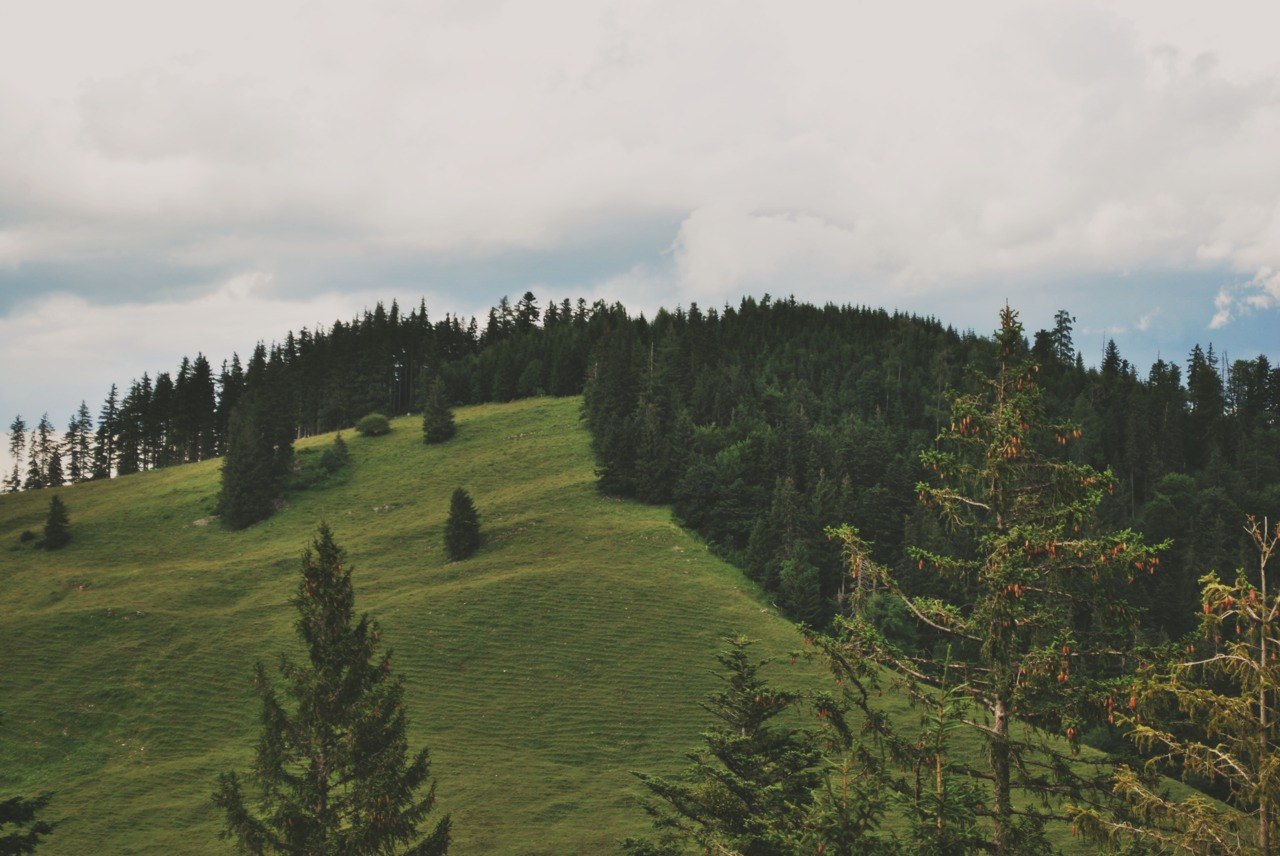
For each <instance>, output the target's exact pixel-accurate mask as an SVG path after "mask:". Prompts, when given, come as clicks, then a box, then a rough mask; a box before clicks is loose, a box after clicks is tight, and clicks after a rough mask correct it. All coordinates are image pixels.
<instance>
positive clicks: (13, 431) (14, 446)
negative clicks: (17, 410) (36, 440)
mask: <svg viewBox="0 0 1280 856" xmlns="http://www.w3.org/2000/svg"><path fill="white" fill-rule="evenodd" d="M26 448H27V423H26V422H24V421H23V420H22V417H21V416H15V417H13V421H12V422H10V423H9V457H10V458H12V459H13V471H12V472H11V473H9V474H8V475H7V476H5V480H4V489H5V491H6V492H8V493H15V492H17V491H19V490H22V458H23V455H24V453H25V452H26Z"/></svg>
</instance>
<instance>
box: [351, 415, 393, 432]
mask: <svg viewBox="0 0 1280 856" xmlns="http://www.w3.org/2000/svg"><path fill="white" fill-rule="evenodd" d="M356 433H357V434H359V435H360V436H361V437H381V436H382V435H383V434H390V433H391V421H390V420H389V419H387V417H385V416H383V415H382V414H381V413H370V414H369V415H368V416H366V417H364V418H363V419H361V420H360V421H359V422H357V423H356Z"/></svg>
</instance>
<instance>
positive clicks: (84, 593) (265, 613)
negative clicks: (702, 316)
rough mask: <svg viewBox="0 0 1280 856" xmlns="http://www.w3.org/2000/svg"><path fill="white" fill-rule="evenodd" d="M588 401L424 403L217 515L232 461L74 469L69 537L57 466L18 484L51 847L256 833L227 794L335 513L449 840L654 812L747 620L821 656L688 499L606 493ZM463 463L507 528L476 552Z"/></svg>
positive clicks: (35, 758)
mask: <svg viewBox="0 0 1280 856" xmlns="http://www.w3.org/2000/svg"><path fill="white" fill-rule="evenodd" d="M580 406H581V400H580V399H578V398H561V399H545V398H544V399H532V400H524V401H519V402H516V403H512V404H503V405H485V406H478V407H469V408H461V409H459V410H457V411H456V416H457V422H458V434H457V436H456V437H455V438H454V439H453V440H451V441H449V442H448V443H445V444H443V445H438V446H426V445H424V444H423V442H422V437H421V431H420V429H419V425H418V420H417V419H416V418H413V417H404V418H399V419H396V420H394V422H393V425H394V430H393V431H392V433H391V434H389V435H387V436H385V437H378V438H364V437H358V436H355V435H353V434H351V433H347V434H345V435H344V439H346V440H347V442H348V444H349V446H350V449H351V458H352V461H351V464H350V465H349V469H348V470H347V471H345V472H344V473H343V474H342V475H341V476H340V477H339V478H338V479H336V483H335V484H332V485H329V486H322V487H319V488H316V489H312V490H308V491H305V492H301V493H296V494H293V495H291V497H290V499H289V504H288V506H287V507H285V508H284V509H282V510H281V511H280V512H278V513H277V514H276V515H275V516H274V517H272V518H271V519H270V520H268V521H266V522H264V523H261V524H259V525H256V526H253V527H251V528H249V529H247V530H245V531H241V532H230V531H227V530H226V529H224V528H223V527H222V526H220V525H219V524H218V523H217V521H216V520H212V519H211V515H212V513H213V506H214V502H215V497H216V493H217V489H218V468H219V466H220V462H219V461H208V462H204V463H199V464H190V465H186V466H180V467H173V468H169V469H164V470H157V471H153V472H147V473H141V474H138V475H131V476H126V477H123V478H118V479H114V480H111V481H106V482H92V483H86V484H81V485H77V486H74V487H65V488H60V489H59V490H58V492H59V494H60V495H61V496H62V498H63V500H64V501H65V502H66V503H67V505H68V506H69V508H70V512H71V519H72V532H73V537H74V540H73V541H72V543H71V545H70V546H68V547H67V548H66V549H64V550H61V551H57V552H48V551H43V550H39V549H36V548H35V547H34V546H33V543H32V542H27V543H23V542H22V541H21V540H20V537H21V533H22V532H23V531H24V530H31V531H33V532H35V533H36V534H37V535H38V534H39V532H40V528H41V526H42V524H43V520H44V515H45V512H46V509H47V507H48V503H49V498H50V494H49V492H47V491H39V492H31V493H24V494H16V495H8V496H3V497H0V556H3V559H4V560H3V564H0V614H2V615H3V618H2V619H0V712H2V713H3V720H0V793H10V792H18V793H27V794H31V793H35V792H38V791H42V790H50V791H53V792H54V793H55V795H56V796H55V799H54V802H53V803H52V805H51V806H50V809H49V816H51V817H53V818H56V819H60V820H61V825H60V826H59V827H58V829H57V831H56V833H55V834H54V835H53V836H51V837H50V838H49V840H48V844H47V846H45V847H42V848H41V852H42V853H48V854H82V853H138V854H147V853H150V854H162V853H163V854H181V853H190V854H196V853H201V854H203V853H212V852H230V846H229V844H228V843H221V842H219V840H218V837H217V836H218V832H219V830H220V818H219V816H218V815H217V813H216V811H215V809H214V807H213V806H212V804H211V802H210V793H211V792H212V790H213V786H214V783H215V779H216V776H217V774H218V773H219V772H221V771H224V770H231V769H237V770H245V769H247V768H248V766H249V764H250V762H251V759H252V752H253V745H254V742H255V740H256V738H257V734H258V702H257V696H256V695H255V693H254V691H253V688H252V686H251V684H250V676H251V673H252V669H253V664H254V662H255V661H257V660H262V661H263V662H265V663H267V664H268V667H269V669H270V668H274V664H275V663H276V662H277V660H278V658H279V656H280V654H282V653H285V654H288V655H289V656H291V657H297V656H300V654H301V649H300V644H299V642H298V640H297V639H296V637H295V635H294V632H293V620H294V617H295V613H294V610H293V608H292V607H291V605H290V599H291V598H292V597H293V595H294V590H295V588H296V586H297V582H298V579H299V574H298V568H299V556H300V554H301V551H302V550H303V548H304V547H305V546H306V545H307V544H308V543H309V540H310V538H311V536H312V534H313V533H314V531H315V528H316V525H317V524H318V523H319V522H320V521H322V520H324V521H327V522H328V523H329V525H330V526H331V527H332V528H333V531H334V534H335V537H336V539H337V541H338V543H339V544H340V545H341V546H342V547H344V548H345V549H346V551H347V554H348V557H349V560H350V562H351V563H352V564H353V565H354V567H355V575H354V583H355V586H356V596H357V607H358V608H359V609H360V610H363V611H367V612H368V613H370V614H371V615H372V616H373V617H374V618H376V619H377V621H378V622H379V623H380V624H381V626H382V629H383V633H384V639H385V641H386V643H387V644H388V645H390V647H391V648H392V649H393V650H394V652H395V659H394V663H395V668H396V670H397V671H399V672H401V673H403V675H404V678H405V682H406V686H407V694H406V695H407V706H408V712H409V716H410V746H411V748H416V747H418V746H421V745H423V744H424V743H425V744H426V745H427V746H428V747H429V748H430V750H431V755H432V764H433V773H434V775H435V776H436V778H437V780H438V783H439V784H438V797H439V806H440V809H441V810H443V811H447V812H450V813H451V814H452V816H453V821H454V830H455V846H454V848H453V849H452V850H451V852H456V853H459V854H470V853H526V854H539V853H546V854H550V853H599V852H602V851H609V850H613V849H614V848H615V847H616V844H617V842H618V841H619V840H620V839H621V838H623V837H625V836H627V835H631V834H636V833H643V832H644V831H645V830H646V829H647V828H648V820H647V818H646V816H645V815H644V814H643V812H642V811H640V810H639V809H638V807H637V805H636V799H637V797H638V796H639V795H640V789H639V787H638V783H637V782H636V781H635V780H634V778H633V777H632V776H631V775H630V773H629V771H631V770H643V771H650V772H652V771H670V770H674V769H677V768H679V767H680V766H681V764H682V759H681V755H682V753H683V752H684V751H685V750H687V749H690V748H693V747H694V746H696V745H697V743H698V734H699V732H700V731H701V730H702V729H703V728H704V727H705V726H706V725H707V723H708V715H707V714H706V712H705V711H703V710H702V709H701V708H700V707H699V702H700V701H701V700H702V699H703V698H704V697H705V695H706V694H707V693H708V692H709V691H710V690H711V689H712V688H713V687H714V686H715V685H716V677H715V675H714V674H713V672H712V668H713V667H714V665H715V664H714V659H713V657H714V653H715V651H716V650H718V648H720V647H721V642H720V638H719V637H720V636H721V635H722V634H724V633H729V632H735V633H736V632H743V633H747V634H749V635H751V636H752V637H755V638H757V639H759V640H760V645H759V650H760V651H761V652H762V653H771V654H774V655H779V656H781V657H782V658H783V659H782V661H781V662H780V663H779V664H778V665H777V666H775V667H774V668H773V671H772V673H771V676H772V677H773V678H774V679H776V680H777V681H778V682H779V683H780V684H783V685H796V686H798V685H801V684H808V683H811V682H812V681H813V679H814V678H815V677H816V676H817V675H818V673H819V670H818V667H817V666H814V665H811V664H807V663H806V662H805V661H804V660H803V659H802V660H801V661H799V663H798V664H797V665H795V666H789V665H788V664H787V661H786V658H785V654H786V653H787V652H789V651H791V650H793V649H795V648H797V647H799V645H800V639H799V636H798V634H797V632H796V631H795V629H794V628H793V626H792V625H791V624H789V623H788V622H787V621H785V620H784V619H782V618H781V617H779V616H778V615H777V613H776V611H775V610H774V609H773V607H772V606H771V605H770V604H768V603H767V602H765V601H764V599H763V598H762V596H761V594H760V592H759V591H758V589H756V587H755V586H754V585H753V584H751V583H750V582H749V581H747V580H746V579H745V578H744V577H743V576H742V575H741V573H740V572H739V571H738V570H736V569H735V568H733V567H731V566H729V565H727V564H726V563H724V562H723V561H721V560H719V559H717V558H716V557H714V556H713V555H711V554H710V553H709V552H708V550H707V548H706V547H705V545H704V544H702V543H701V542H700V541H699V540H698V539H697V538H696V537H695V536H692V535H690V534H689V533H687V532H685V531H684V530H682V529H681V528H680V527H679V526H677V525H676V524H675V523H674V522H673V521H672V519H671V514H670V511H669V510H668V509H667V508H665V507H652V506H645V505H640V504H637V503H632V502H625V501H618V500H613V499H609V498H606V497H603V496H601V495H600V494H599V493H598V492H597V490H596V487H595V476H594V471H593V463H592V459H591V453H590V449H589V437H588V434H587V432H586V430H585V429H584V428H583V427H582V426H581V424H580V422H579V409H580ZM330 442H332V435H325V436H318V437H312V438H308V439H306V440H303V441H300V443H299V444H298V445H299V449H300V450H306V449H308V448H320V447H323V446H324V445H326V444H328V443H330ZM457 486H462V487H465V488H467V490H469V491H470V492H471V494H472V496H473V497H474V499H475V501H476V505H477V507H478V509H479V511H480V514H481V518H482V526H483V529H484V533H485V538H486V541H485V545H484V546H483V547H482V548H481V550H480V552H479V553H478V554H477V555H475V556H474V557H472V558H471V559H468V560H466V561H463V562H457V563H450V562H448V561H447V559H446V557H445V555H444V550H443V544H442V533H443V526H444V522H445V518H446V515H447V510H448V503H449V496H450V493H451V492H452V491H453V489H454V488H455V487H457Z"/></svg>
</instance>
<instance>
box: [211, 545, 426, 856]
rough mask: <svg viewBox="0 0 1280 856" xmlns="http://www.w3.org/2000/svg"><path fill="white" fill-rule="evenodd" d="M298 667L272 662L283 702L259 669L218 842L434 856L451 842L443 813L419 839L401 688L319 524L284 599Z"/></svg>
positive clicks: (420, 808) (413, 764) (421, 799)
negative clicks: (249, 765) (255, 704)
mask: <svg viewBox="0 0 1280 856" xmlns="http://www.w3.org/2000/svg"><path fill="white" fill-rule="evenodd" d="M294 606H295V607H296V608H297V610H298V622H297V625H296V626H297V630H298V635H299V637H301V639H302V641H303V644H304V645H305V646H306V649H307V660H306V662H304V663H302V664H297V663H294V662H292V661H290V660H289V659H287V658H285V657H281V663H280V672H281V676H282V679H283V680H282V682H283V684H284V686H283V692H284V694H285V695H286V696H287V697H288V698H289V699H291V701H292V703H291V704H287V705H286V704H285V703H284V702H283V701H282V700H281V698H280V695H279V694H278V693H277V691H276V688H275V687H274V686H273V685H272V683H271V681H270V680H269V678H268V677H267V672H266V669H265V668H263V666H262V664H261V663H259V664H258V666H257V675H256V678H255V684H256V686H257V688H258V691H259V693H260V694H261V696H262V736H261V737H260V738H259V740H258V749H257V758H256V761H255V763H254V765H253V770H252V771H251V772H250V774H249V776H248V778H249V779H250V780H251V781H252V782H253V785H254V788H253V790H254V791H255V793H254V795H253V797H252V798H250V797H248V796H247V795H246V794H245V792H244V790H243V787H242V785H241V780H240V777H239V776H237V775H236V774H235V773H224V774H222V776H221V777H219V780H218V787H217V790H216V791H215V793H214V801H215V803H216V804H217V805H218V806H219V807H220V808H222V809H223V810H224V811H225V812H226V829H225V831H224V833H223V837H225V838H229V839H231V840H233V841H234V842H235V843H236V845H237V847H239V849H240V850H241V851H242V852H244V853H250V854H268V853H273V854H291V856H293V854H296V856H304V854H305V856H312V854H325V856H327V855H328V854H335V856H336V854H344V856H366V854H367V856H373V855H374V854H378V856H382V854H403V856H435V854H443V853H445V852H446V851H447V849H448V846H449V818H448V816H445V817H444V818H443V819H441V820H440V821H439V822H438V823H437V824H436V825H435V828H434V829H433V830H432V831H431V832H430V833H429V834H427V835H426V836H425V837H422V834H421V833H420V832H419V827H420V826H421V825H422V823H423V821H424V819H425V818H426V816H427V814H428V813H429V812H430V811H431V809H432V807H433V806H434V805H435V784H434V782H431V781H430V778H429V777H430V767H429V763H428V758H427V750H426V749H425V748H424V749H422V750H420V751H419V752H418V753H417V754H415V755H414V756H413V757H412V758H409V757H408V743H407V740H406V737H405V727H406V720H405V712H404V684H403V682H402V680H401V679H400V678H399V677H396V676H393V675H392V673H391V652H390V651H386V652H385V653H381V654H380V653H379V652H378V645H379V641H380V638H381V632H380V631H379V629H378V625H377V623H375V622H373V621H370V619H369V617H368V616H367V615H362V616H361V617H360V618H359V619H358V620H357V619H356V618H355V592H354V590H353V588H352V585H351V568H350V567H349V566H344V564H343V554H342V551H341V550H340V549H339V548H338V546H337V545H336V544H335V543H334V541H333V535H332V533H331V532H330V531H329V528H328V527H327V526H325V525H323V524H322V525H321V526H320V529H319V532H318V533H317V534H316V537H315V540H314V541H313V543H312V546H311V547H310V548H309V549H307V550H306V552H304V553H303V556H302V581H301V583H299V585H298V594H297V596H296V597H295V598H294Z"/></svg>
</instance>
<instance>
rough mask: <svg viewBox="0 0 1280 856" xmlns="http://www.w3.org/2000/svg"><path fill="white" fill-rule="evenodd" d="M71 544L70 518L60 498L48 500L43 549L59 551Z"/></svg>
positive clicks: (65, 505)
mask: <svg viewBox="0 0 1280 856" xmlns="http://www.w3.org/2000/svg"><path fill="white" fill-rule="evenodd" d="M70 543H71V516H70V515H69V514H68V513H67V504H66V503H65V502H63V501H62V498H61V497H57V496H55V497H54V498H53V499H51V500H49V514H48V516H47V517H46V518H45V521H44V548H45V549H46V550H61V549H62V548H63V547H65V546H67V545H68V544H70Z"/></svg>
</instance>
